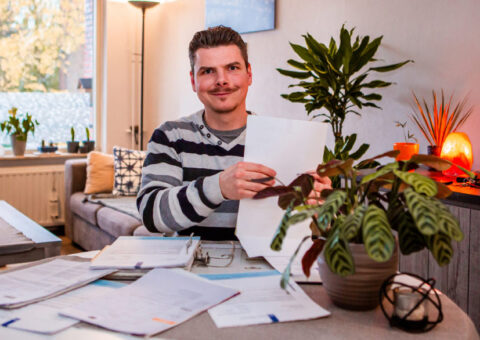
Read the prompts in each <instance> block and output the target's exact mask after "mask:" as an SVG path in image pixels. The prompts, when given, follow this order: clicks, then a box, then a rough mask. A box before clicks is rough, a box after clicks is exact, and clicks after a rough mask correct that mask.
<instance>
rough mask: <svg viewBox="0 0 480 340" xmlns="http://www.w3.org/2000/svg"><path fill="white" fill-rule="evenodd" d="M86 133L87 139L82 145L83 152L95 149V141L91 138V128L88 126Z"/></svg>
mask: <svg viewBox="0 0 480 340" xmlns="http://www.w3.org/2000/svg"><path fill="white" fill-rule="evenodd" d="M85 135H86V137H87V140H84V141H83V145H82V146H81V147H80V152H81V153H89V152H90V151H93V150H95V141H91V140H90V129H89V128H88V127H86V128H85Z"/></svg>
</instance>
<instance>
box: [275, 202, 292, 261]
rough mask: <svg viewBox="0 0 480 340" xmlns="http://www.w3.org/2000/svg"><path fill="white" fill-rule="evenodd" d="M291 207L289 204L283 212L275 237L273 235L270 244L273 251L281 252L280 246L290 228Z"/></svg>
mask: <svg viewBox="0 0 480 340" xmlns="http://www.w3.org/2000/svg"><path fill="white" fill-rule="evenodd" d="M292 209H293V205H292V204H290V206H289V207H287V210H286V211H285V214H283V217H282V220H281V221H280V224H279V226H278V228H277V231H276V232H275V235H273V239H272V243H271V244H270V248H271V249H272V250H275V251H280V250H282V244H283V240H284V238H285V236H286V235H287V230H288V228H289V227H290V223H289V220H290V214H291V213H292Z"/></svg>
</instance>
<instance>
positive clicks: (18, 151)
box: [10, 135, 27, 156]
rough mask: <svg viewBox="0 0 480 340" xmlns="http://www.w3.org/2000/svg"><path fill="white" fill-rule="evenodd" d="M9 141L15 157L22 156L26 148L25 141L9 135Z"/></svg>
mask: <svg viewBox="0 0 480 340" xmlns="http://www.w3.org/2000/svg"><path fill="white" fill-rule="evenodd" d="M10 141H11V143H12V151H13V154H14V155H15V156H23V155H24V154H25V149H26V147H27V141H25V140H18V139H17V135H11V136H10Z"/></svg>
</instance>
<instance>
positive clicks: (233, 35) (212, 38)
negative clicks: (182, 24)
mask: <svg viewBox="0 0 480 340" xmlns="http://www.w3.org/2000/svg"><path fill="white" fill-rule="evenodd" d="M227 45H236V46H237V47H238V48H239V49H240V52H241V53H242V57H243V60H244V61H245V66H248V54H247V46H246V45H245V42H244V41H243V39H242V37H241V36H240V34H238V32H236V31H234V30H232V29H231V28H230V27H225V26H222V25H220V26H215V27H210V28H209V29H207V30H204V31H199V32H197V33H195V35H194V36H193V38H192V41H190V45H189V47H188V57H189V58H190V66H191V68H192V72H193V66H194V65H195V52H197V50H198V49H199V48H211V47H217V46H227Z"/></svg>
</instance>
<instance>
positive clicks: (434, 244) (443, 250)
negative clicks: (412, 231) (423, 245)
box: [427, 232, 453, 266]
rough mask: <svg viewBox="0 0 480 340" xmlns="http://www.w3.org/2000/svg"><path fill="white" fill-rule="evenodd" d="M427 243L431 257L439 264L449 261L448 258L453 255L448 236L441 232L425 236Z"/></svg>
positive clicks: (442, 264)
mask: <svg viewBox="0 0 480 340" xmlns="http://www.w3.org/2000/svg"><path fill="white" fill-rule="evenodd" d="M427 245H428V249H430V252H431V253H432V255H433V258H434V259H435V260H436V261H437V263H438V264H439V265H440V266H444V265H446V264H448V263H450V259H451V258H452V256H453V248H452V245H451V239H450V237H448V236H447V235H445V234H444V233H441V232H440V233H437V234H435V235H432V236H429V237H428V238H427Z"/></svg>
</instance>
